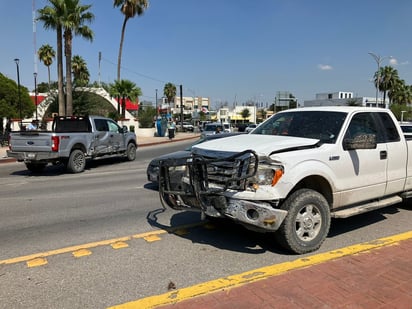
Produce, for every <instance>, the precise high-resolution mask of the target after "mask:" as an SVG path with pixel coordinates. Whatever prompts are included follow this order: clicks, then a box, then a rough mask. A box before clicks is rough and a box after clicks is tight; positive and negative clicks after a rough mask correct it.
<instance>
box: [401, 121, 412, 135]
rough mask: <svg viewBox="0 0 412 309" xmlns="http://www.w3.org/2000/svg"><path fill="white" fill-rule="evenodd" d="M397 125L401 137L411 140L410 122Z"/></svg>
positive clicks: (411, 123)
mask: <svg viewBox="0 0 412 309" xmlns="http://www.w3.org/2000/svg"><path fill="white" fill-rule="evenodd" d="M399 125H400V127H401V130H402V132H403V135H405V137H406V138H407V139H412V122H400V123H399Z"/></svg>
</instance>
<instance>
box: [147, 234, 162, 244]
mask: <svg viewBox="0 0 412 309" xmlns="http://www.w3.org/2000/svg"><path fill="white" fill-rule="evenodd" d="M144 240H146V241H147V242H154V241H158V240H161V238H160V237H159V236H157V235H148V236H146V237H144Z"/></svg>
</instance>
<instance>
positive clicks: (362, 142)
mask: <svg viewBox="0 0 412 309" xmlns="http://www.w3.org/2000/svg"><path fill="white" fill-rule="evenodd" d="M375 148H376V135H375V134H359V135H357V136H355V137H354V138H352V139H350V138H347V139H344V140H343V149H344V150H356V149H375Z"/></svg>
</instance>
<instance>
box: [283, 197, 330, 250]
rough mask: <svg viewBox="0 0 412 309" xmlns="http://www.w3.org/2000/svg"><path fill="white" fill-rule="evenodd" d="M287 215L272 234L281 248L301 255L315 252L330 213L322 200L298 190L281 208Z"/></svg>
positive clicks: (327, 205) (323, 198) (320, 242)
mask: <svg viewBox="0 0 412 309" xmlns="http://www.w3.org/2000/svg"><path fill="white" fill-rule="evenodd" d="M281 209H283V210H287V211H288V214H287V216H286V218H285V220H284V221H283V222H282V224H281V225H280V227H279V229H278V230H277V231H276V233H275V237H276V240H277V241H278V243H279V244H280V245H281V246H282V247H284V248H285V249H287V250H289V251H292V252H294V253H297V254H304V253H308V252H312V251H315V250H317V249H319V247H320V246H321V245H322V243H323V241H324V240H325V238H326V236H327V235H328V232H329V227H330V211H329V204H328V202H327V201H326V199H325V197H324V196H323V195H322V194H320V193H319V192H316V191H314V190H310V189H300V190H298V191H296V192H294V193H292V195H291V196H290V197H288V198H287V199H286V201H285V202H284V203H283V205H282V206H281Z"/></svg>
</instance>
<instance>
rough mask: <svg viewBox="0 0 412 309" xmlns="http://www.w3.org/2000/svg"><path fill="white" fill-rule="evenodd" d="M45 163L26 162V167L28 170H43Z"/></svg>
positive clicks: (35, 171) (37, 171)
mask: <svg viewBox="0 0 412 309" xmlns="http://www.w3.org/2000/svg"><path fill="white" fill-rule="evenodd" d="M46 165H47V163H26V167H27V169H28V170H29V171H30V172H33V173H39V172H42V171H43V170H44V168H45V167H46Z"/></svg>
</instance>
